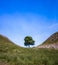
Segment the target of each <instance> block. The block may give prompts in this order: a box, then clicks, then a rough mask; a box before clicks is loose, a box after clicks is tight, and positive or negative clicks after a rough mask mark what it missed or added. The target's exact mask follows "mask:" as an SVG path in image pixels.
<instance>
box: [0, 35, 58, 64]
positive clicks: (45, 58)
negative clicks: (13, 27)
mask: <svg viewBox="0 0 58 65" xmlns="http://www.w3.org/2000/svg"><path fill="white" fill-rule="evenodd" d="M0 65H58V50H54V49H38V48H22V47H20V46H17V45H15V44H14V43H13V42H11V41H10V40H9V39H8V38H7V37H5V36H2V35H0Z"/></svg>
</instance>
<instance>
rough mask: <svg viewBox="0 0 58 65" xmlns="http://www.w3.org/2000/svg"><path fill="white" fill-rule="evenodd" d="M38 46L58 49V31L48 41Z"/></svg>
mask: <svg viewBox="0 0 58 65" xmlns="http://www.w3.org/2000/svg"><path fill="white" fill-rule="evenodd" d="M38 48H54V49H58V32H56V33H54V34H52V35H51V36H50V37H49V38H48V39H47V40H46V41H44V42H43V43H42V44H41V45H39V46H38Z"/></svg>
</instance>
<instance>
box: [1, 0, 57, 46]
mask: <svg viewBox="0 0 58 65" xmlns="http://www.w3.org/2000/svg"><path fill="white" fill-rule="evenodd" d="M57 31H58V0H0V34H2V35H5V36H7V37H8V38H9V39H10V40H12V41H13V42H15V43H16V44H18V45H20V46H24V37H25V36H32V37H33V39H34V40H35V41H36V42H35V46H37V45H39V44H41V43H42V42H43V41H45V40H46V39H47V38H48V37H49V36H50V35H51V34H53V33H55V32H57Z"/></svg>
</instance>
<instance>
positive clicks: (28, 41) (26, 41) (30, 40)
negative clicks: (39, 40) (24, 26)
mask: <svg viewBox="0 0 58 65" xmlns="http://www.w3.org/2000/svg"><path fill="white" fill-rule="evenodd" d="M34 43H35V41H34V40H33V38H32V37H31V36H26V37H25V38H24V45H25V46H28V47H30V45H34Z"/></svg>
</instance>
